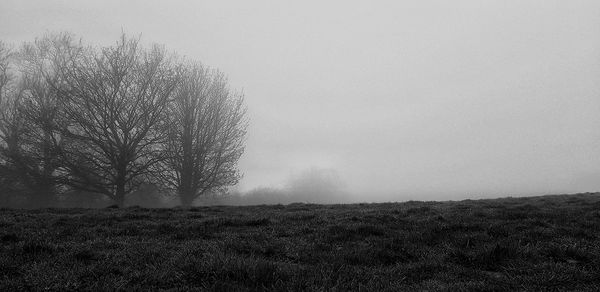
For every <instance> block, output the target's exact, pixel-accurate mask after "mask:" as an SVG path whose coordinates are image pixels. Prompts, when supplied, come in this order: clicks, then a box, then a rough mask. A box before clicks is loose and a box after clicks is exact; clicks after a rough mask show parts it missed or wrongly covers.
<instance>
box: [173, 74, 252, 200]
mask: <svg viewBox="0 0 600 292" xmlns="http://www.w3.org/2000/svg"><path fill="white" fill-rule="evenodd" d="M245 113H246V109H245V106H244V103H243V97H242V95H241V94H234V93H232V92H231V91H230V90H229V88H228V85H227V80H226V79H225V77H224V76H223V74H222V73H220V72H218V71H216V70H209V69H207V68H204V67H203V66H202V65H199V64H198V65H190V66H188V67H187V69H186V70H185V73H184V74H183V77H182V81H181V84H180V86H178V88H177V90H176V94H175V95H174V100H173V102H172V103H171V104H170V106H169V112H168V115H167V116H166V117H167V121H168V123H167V125H168V133H169V136H168V141H167V143H166V144H165V145H164V151H165V152H166V154H167V155H166V156H167V159H166V160H164V161H163V163H162V164H161V166H162V171H161V173H162V177H163V179H164V181H165V182H166V183H167V185H168V186H170V187H171V188H173V189H175V190H176V191H177V193H178V195H179V196H180V199H181V203H182V205H184V206H190V205H191V204H192V202H193V201H194V200H195V199H196V198H198V197H199V196H201V195H203V194H206V193H208V192H216V191H219V190H222V189H223V188H225V187H228V186H231V185H234V184H236V183H237V182H238V180H239V178H240V174H239V171H238V169H237V162H238V160H239V158H240V157H241V155H242V153H243V151H244V138H245V134H246V127H247V121H246V117H245Z"/></svg>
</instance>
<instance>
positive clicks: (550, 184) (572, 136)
mask: <svg viewBox="0 0 600 292" xmlns="http://www.w3.org/2000/svg"><path fill="white" fill-rule="evenodd" d="M599 15H600V3H599V2H598V1H584V0H581V1H554V0H553V1H542V0H529V1H518V2H506V1H484V2H482V1H475V0H460V1H381V2H378V3H377V4H372V3H367V2H362V1H327V2H326V3H323V2H321V1H302V2H298V3H283V2H280V1H251V2H247V1H226V2H205V1H200V2H194V3H191V2H188V1H168V2H167V1H127V2H123V1H85V2H69V1H17V0H3V1H0V39H2V40H3V41H5V42H7V43H10V44H13V45H15V46H18V44H19V43H21V42H23V41H31V40H33V39H35V38H36V37H40V36H43V35H44V34H45V33H48V32H57V31H59V32H60V31H69V32H72V33H73V34H74V35H76V36H79V37H81V38H82V39H84V41H85V42H86V43H90V44H94V45H102V46H104V45H112V44H114V42H115V40H116V39H117V38H118V36H119V35H120V34H121V33H122V32H125V33H127V34H129V35H133V36H138V35H139V36H140V37H141V42H142V43H143V44H150V43H159V44H164V45H165V46H166V48H167V50H168V51H170V52H176V53H177V54H179V55H181V56H185V57H186V58H188V59H190V60H200V61H201V62H202V63H203V64H206V65H207V66H210V67H213V68H218V69H219V70H221V71H222V72H224V74H225V75H226V76H227V78H228V79H227V80H228V83H229V85H230V87H231V88H233V89H236V90H237V89H239V90H240V91H242V92H243V93H244V95H245V103H246V104H247V108H248V118H249V126H248V134H247V137H246V140H245V143H246V144H245V151H244V154H243V156H242V157H241V159H240V161H239V168H240V173H242V174H243V177H242V178H241V180H240V182H239V184H237V186H235V187H234V188H233V189H232V192H234V193H236V192H237V193H238V194H257V192H260V191H261V190H262V191H266V192H267V193H269V192H270V193H271V194H274V193H277V192H280V193H287V196H290V194H292V193H294V192H293V191H291V189H294V187H291V186H290V184H293V182H294V177H297V176H301V175H302V174H303V173H307V172H311V171H312V172H315V171H316V172H329V173H335V175H334V177H335V179H332V180H333V181H332V182H327V183H323V184H325V185H326V184H331V185H336V189H335V191H333V190H332V189H327V187H326V189H327V191H320V190H318V191H317V190H315V192H316V193H317V194H319V195H317V194H315V195H314V198H312V199H314V200H316V201H336V202H361V201H366V202H371V201H404V200H410V199H417V200H446V199H465V198H487V197H503V196H528V195H540V194H549V193H575V192H586V191H595V190H598V189H600V180H598V177H600V155H598V149H600V148H599V147H600V131H599V130H598V125H600V115H598V112H599V111H600V98H599V96H600V82H598V76H600V34H598V27H600V17H598V16H599ZM323 176H324V177H325V178H324V179H321V178H319V179H317V180H328V179H331V178H330V177H328V176H329V175H323ZM309 184H312V183H309ZM317 185H318V184H317ZM307 190H308V191H310V189H307ZM326 194H333V195H331V196H329V195H326ZM265 196H268V195H265ZM307 196H309V195H307ZM325 198H326V199H325ZM330 198H331V199H330ZM333 198H335V199H333ZM304 199H307V200H308V198H303V197H299V200H300V201H302V200H304ZM312 199H311V200H312ZM338 200H339V201H338Z"/></svg>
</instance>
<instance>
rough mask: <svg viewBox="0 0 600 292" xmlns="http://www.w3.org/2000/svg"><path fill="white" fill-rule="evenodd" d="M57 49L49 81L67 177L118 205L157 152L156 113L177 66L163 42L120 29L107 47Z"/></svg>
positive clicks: (159, 122)
mask: <svg viewBox="0 0 600 292" xmlns="http://www.w3.org/2000/svg"><path fill="white" fill-rule="evenodd" d="M59 56H60V58H57V59H55V60H54V62H55V64H56V67H57V68H58V77H59V78H57V79H56V81H55V82H54V88H56V89H57V90H58V91H59V94H60V95H61V107H62V111H63V115H64V117H63V119H61V120H62V121H63V124H62V125H60V127H59V129H60V131H61V135H62V137H63V139H64V140H65V141H64V143H63V146H62V147H61V148H60V150H61V157H62V160H63V164H64V167H65V170H66V171H67V173H68V183H69V184H70V185H71V186H73V187H75V188H78V189H81V190H85V191H90V192H96V193H101V194H104V195H106V196H107V197H109V198H110V199H112V200H113V201H114V202H115V203H116V204H118V205H119V206H123V205H124V202H125V197H126V195H127V194H129V193H130V192H132V191H133V190H134V189H135V188H136V187H137V186H139V184H141V183H142V182H143V181H144V180H145V178H147V176H148V175H149V174H150V171H151V169H152V166H153V165H154V164H155V163H157V162H159V161H160V160H161V159H162V155H161V154H160V153H161V152H160V147H159V145H160V144H161V143H163V141H164V139H165V138H166V133H165V132H164V131H162V130H161V129H164V125H162V123H164V122H165V121H164V119H163V117H164V114H165V110H166V109H167V105H168V103H169V100H170V98H171V96H172V93H173V91H174V89H175V87H176V85H177V83H178V78H179V76H178V75H179V73H178V72H179V70H178V69H177V67H176V66H174V65H173V63H172V62H171V59H170V58H169V57H168V56H167V54H166V53H165V50H164V49H163V48H161V47H159V46H153V47H152V48H151V49H149V50H146V49H143V48H141V46H140V45H139V41H138V40H137V39H130V38H127V37H126V36H124V35H123V36H122V37H121V39H120V40H119V42H118V43H117V44H116V45H115V46H111V47H105V48H102V49H101V50H99V51H98V50H94V49H91V48H87V49H84V50H80V51H77V52H75V51H72V52H70V53H69V54H59ZM64 56H66V57H64Z"/></svg>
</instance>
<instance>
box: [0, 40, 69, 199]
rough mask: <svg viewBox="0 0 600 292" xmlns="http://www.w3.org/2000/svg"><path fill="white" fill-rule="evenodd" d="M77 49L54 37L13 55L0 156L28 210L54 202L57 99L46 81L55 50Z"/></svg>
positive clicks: (1, 121) (0, 133)
mask: <svg viewBox="0 0 600 292" xmlns="http://www.w3.org/2000/svg"><path fill="white" fill-rule="evenodd" d="M72 49H77V45H74V43H73V42H72V39H71V36H70V35H68V34H64V33H63V34H54V35H48V36H46V37H43V38H40V39H37V40H36V41H35V42H33V43H25V44H23V46H22V47H21V49H20V50H19V51H17V52H15V53H14V54H13V55H12V62H11V65H12V66H11V68H10V73H11V76H12V81H11V83H10V90H9V91H6V92H7V94H6V96H5V97H6V98H4V105H3V107H2V113H1V117H0V139H1V140H2V141H3V143H2V144H3V145H2V148H1V149H0V155H1V156H2V157H3V159H4V161H5V164H4V166H5V169H7V170H8V171H10V177H11V178H14V179H13V181H17V182H18V184H19V185H20V186H21V187H20V192H21V193H22V197H24V198H26V199H28V201H29V202H28V206H33V207H43V206H51V205H54V204H55V203H56V199H57V197H56V194H57V187H58V186H59V185H60V183H61V181H62V174H63V173H64V172H61V171H60V170H59V167H60V159H59V158H60V157H59V155H58V150H57V147H58V146H59V143H60V141H61V139H60V134H59V132H58V130H57V127H56V123H57V118H58V116H59V111H60V109H59V104H60V102H59V96H58V94H57V90H56V89H55V88H53V87H52V86H51V85H50V83H49V80H50V81H51V80H52V79H56V74H55V68H54V66H52V62H51V60H52V59H54V58H55V56H56V54H57V52H66V51H69V50H72Z"/></svg>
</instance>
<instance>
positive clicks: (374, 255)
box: [0, 194, 600, 291]
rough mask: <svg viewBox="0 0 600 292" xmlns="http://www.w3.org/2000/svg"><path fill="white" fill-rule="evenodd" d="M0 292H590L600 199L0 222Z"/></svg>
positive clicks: (18, 217)
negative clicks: (115, 291)
mask: <svg viewBox="0 0 600 292" xmlns="http://www.w3.org/2000/svg"><path fill="white" fill-rule="evenodd" d="M0 248H1V249H0V290H2V291H10V290H22V289H30V288H34V289H52V290H65V289H69V290H75V289H77V290H79V289H93V290H97V289H103V290H106V289H110V290H113V289H124V290H131V289H136V288H139V289H162V288H181V289H183V290H189V289H209V290H223V291H234V290H235V291H243V290H334V291H346V290H371V291H372V290H389V291H396V290H399V289H410V290H413V289H422V290H425V289H426V290H457V289H471V290H563V289H568V290H598V289H600V194H578V195H565V196H544V197H530V198H518V199H517V198H507V199H497V200H477V201H472V200H468V201H460V202H407V203H386V204H354V205H307V204H292V205H287V206H282V205H277V206H252V207H201V208H193V209H189V210H182V209H142V208H127V209H122V210H119V209H100V210H88V209H45V210H11V209H2V210H0Z"/></svg>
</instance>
